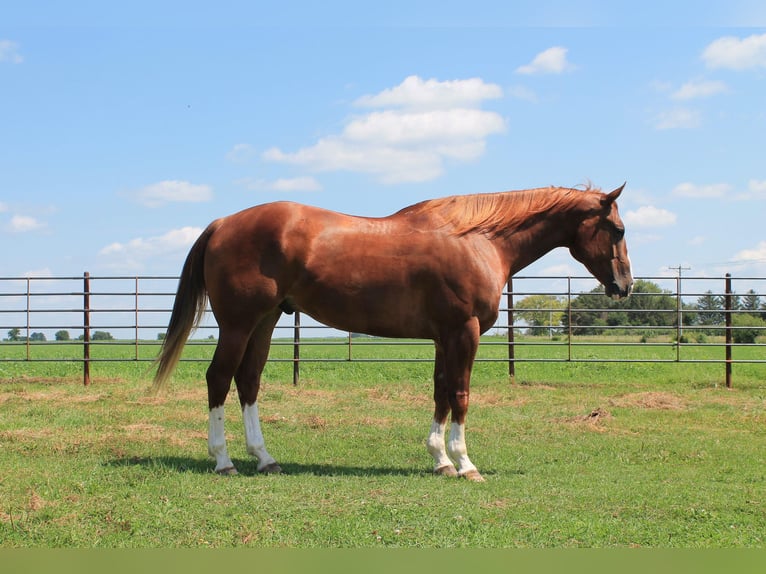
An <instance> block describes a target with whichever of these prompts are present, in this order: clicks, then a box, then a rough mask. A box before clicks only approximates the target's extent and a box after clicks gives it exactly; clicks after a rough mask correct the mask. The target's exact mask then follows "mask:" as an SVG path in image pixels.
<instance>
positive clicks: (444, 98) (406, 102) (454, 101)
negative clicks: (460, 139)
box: [354, 76, 503, 109]
mask: <svg viewBox="0 0 766 574" xmlns="http://www.w3.org/2000/svg"><path fill="white" fill-rule="evenodd" d="M501 97H503V90H502V89H501V88H500V86H497V85H495V84H485V83H484V81H483V80H482V79H481V78H470V79H468V80H451V81H450V80H447V81H439V80H436V79H433V78H432V79H429V80H423V79H422V78H420V77H418V76H409V77H408V78H405V80H404V81H403V82H402V83H401V84H399V85H398V86H395V87H393V88H388V89H386V90H383V91H382V92H380V93H379V94H375V95H366V96H362V97H361V98H359V99H357V100H356V101H355V102H354V105H356V106H359V107H365V108H392V107H394V108H416V109H419V108H426V109H438V108H460V107H473V106H476V105H478V104H480V103H481V102H482V101H484V100H491V99H497V98H501Z"/></svg>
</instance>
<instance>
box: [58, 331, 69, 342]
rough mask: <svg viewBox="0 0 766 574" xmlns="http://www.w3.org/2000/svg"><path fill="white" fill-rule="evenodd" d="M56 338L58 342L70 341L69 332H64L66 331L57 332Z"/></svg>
mask: <svg viewBox="0 0 766 574" xmlns="http://www.w3.org/2000/svg"><path fill="white" fill-rule="evenodd" d="M55 337H56V340H57V341H69V340H70V337H69V331H64V330H61V331H56V334H55Z"/></svg>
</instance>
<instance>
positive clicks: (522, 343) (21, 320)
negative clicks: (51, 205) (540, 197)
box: [0, 273, 766, 386]
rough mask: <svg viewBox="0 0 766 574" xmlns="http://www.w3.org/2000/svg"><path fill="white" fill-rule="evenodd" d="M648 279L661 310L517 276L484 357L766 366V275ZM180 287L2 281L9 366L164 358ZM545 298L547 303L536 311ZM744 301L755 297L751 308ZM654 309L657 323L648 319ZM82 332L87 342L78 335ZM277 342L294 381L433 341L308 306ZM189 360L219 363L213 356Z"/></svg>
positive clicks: (91, 280) (0, 323) (199, 339)
mask: <svg viewBox="0 0 766 574" xmlns="http://www.w3.org/2000/svg"><path fill="white" fill-rule="evenodd" d="M642 279H643V280H644V281H648V282H652V283H654V284H655V285H656V286H658V287H660V291H661V292H658V293H654V292H646V293H644V292H642V293H635V294H634V295H633V298H637V299H636V301H637V302H639V301H638V300H644V301H648V300H650V299H651V298H658V301H661V302H662V304H661V305H660V306H659V308H657V305H654V306H652V305H648V304H647V305H643V306H642V305H638V304H637V305H632V306H631V307H630V308H627V309H621V308H613V307H611V306H605V305H603V304H602V305H597V306H594V307H583V306H582V305H580V304H578V302H579V300H580V299H581V298H582V297H585V296H589V295H592V293H591V292H592V290H593V288H594V287H596V283H595V281H594V280H593V279H592V278H591V277H574V276H569V277H561V276H548V277H525V276H518V277H514V278H512V279H511V280H510V281H509V283H508V287H507V290H506V292H505V293H504V294H503V298H502V300H501V302H500V319H499V320H498V322H497V323H496V324H495V326H494V327H493V331H494V334H495V335H496V336H495V337H493V338H492V339H491V340H490V341H488V342H483V343H482V346H495V347H501V348H506V349H507V352H503V353H499V354H498V353H494V354H492V355H491V356H482V355H480V356H479V357H477V361H479V362H482V361H494V362H506V363H507V364H508V373H509V375H510V376H511V377H513V376H515V368H516V364H517V363H523V362H572V363H580V362H636V363H640V362H651V363H714V364H722V365H723V366H724V373H725V380H726V385H727V386H731V377H732V365H734V364H736V363H766V352H764V353H761V352H760V351H761V350H766V344H764V343H763V342H760V341H762V340H763V339H764V336H766V327H765V326H764V325H766V323H764V322H763V321H762V320H761V321H760V322H759V321H758V320H756V321H755V322H753V321H750V322H749V323H747V324H744V325H743V324H741V322H740V321H737V320H735V318H736V317H737V316H738V315H740V316H742V315H750V316H755V317H756V318H758V317H764V318H766V304H761V303H760V301H764V300H766V295H765V294H764V292H765V291H766V278H761V277H738V278H733V277H731V276H730V275H729V274H726V275H725V276H724V277H705V278H700V277H681V276H680V275H678V276H675V277H645V278H642ZM177 282H178V278H177V277H174V276H91V275H90V274H89V273H84V274H83V276H75V277H21V278H19V277H0V334H2V333H6V332H7V335H8V337H7V339H6V340H4V341H3V342H2V344H1V345H0V350H1V349H6V351H7V350H9V349H10V350H11V351H10V352H0V367H1V366H2V363H8V362H16V363H18V362H62V361H65V362H77V363H81V364H82V367H83V382H84V384H86V385H88V384H89V383H90V367H91V365H92V364H94V363H99V362H114V361H133V362H150V361H153V360H154V355H156V353H157V352H158V350H159V346H160V345H161V344H162V341H161V339H162V334H164V331H165V329H166V326H167V322H168V318H169V315H170V310H171V308H172V304H173V299H174V296H175V288H176V284H177ZM690 287H691V288H690ZM535 296H537V297H538V299H537V301H538V302H540V301H542V302H543V305H539V304H538V305H535V306H530V305H531V302H532V301H533V300H534V297H535ZM541 297H542V298H541ZM700 298H707V299H708V300H709V301H717V302H719V303H720V305H719V307H718V308H700V306H699V305H698V304H697V303H698V301H699V299H700ZM743 298H745V299H746V300H745V303H747V304H743ZM663 305H664V306H663ZM546 313H547V314H548V319H549V320H548V321H547V323H546V321H545V320H544V318H545V314H546ZM650 313H651V314H652V318H653V321H654V323H653V324H651V325H647V324H645V323H646V321H641V320H637V318H640V317H641V316H642V315H643V316H645V317H648V315H647V314H650ZM541 317H542V318H543V320H541ZM583 317H591V318H593V317H597V321H596V323H597V324H594V323H593V322H592V321H591V323H588V322H587V321H585V322H584V320H583ZM658 317H659V318H660V319H661V322H659V323H658V322H657V321H658ZM554 318H555V319H556V320H555V321H554ZM703 318H704V319H705V320H704V321H702V320H701V319H703ZM711 318H712V319H711ZM631 319H632V321H631ZM594 329H597V330H598V331H599V332H600V333H601V336H600V337H599V338H594V337H592V336H589V335H592V332H593V331H594ZM745 331H747V332H748V333H750V335H751V339H752V340H749V341H747V342H741V339H742V337H738V336H737V335H738V334H741V333H744V332H745ZM71 332H74V334H75V336H76V339H72V333H71ZM216 333H217V326H216V324H215V321H214V318H213V317H212V314H211V313H207V314H206V318H205V320H203V322H202V324H201V325H200V328H199V329H198V331H197V333H196V334H195V336H194V338H193V339H192V340H191V341H189V343H188V344H189V346H210V347H211V352H212V346H213V345H214V341H215V334H216ZM639 336H640V338H639ZM711 339H712V340H711ZM738 341H739V342H738ZM107 344H108V345H121V346H123V347H125V348H130V350H131V351H130V353H129V356H121V357H110V356H97V354H96V353H92V351H93V350H94V349H97V348H98V347H99V346H102V345H107ZM272 344H273V345H274V346H291V347H292V350H293V352H292V356H289V355H285V354H284V353H283V354H281V355H280V357H274V358H272V359H271V360H274V361H282V362H291V363H292V364H293V381H294V382H295V383H297V381H298V377H299V371H300V364H301V362H340V361H356V362H371V361H376V362H392V361H396V362H399V361H402V362H404V361H410V362H413V361H414V362H420V361H430V360H431V358H430V357H426V356H424V357H422V358H421V357H414V358H413V357H405V356H404V355H402V356H401V357H393V358H388V359H381V358H369V357H364V356H362V355H363V353H360V349H364V348H365V347H369V346H372V345H380V344H385V345H387V346H394V347H395V346H397V345H402V346H410V347H412V346H418V345H423V346H431V345H432V343H431V342H429V341H391V340H385V341H383V340H376V339H357V338H356V336H355V335H354V334H352V333H340V332H337V331H333V330H330V329H329V328H328V327H325V326H323V325H321V324H318V323H316V322H314V321H313V320H311V319H310V318H308V317H306V316H305V315H304V316H302V315H301V314H299V313H296V314H295V315H293V316H291V317H290V316H283V318H282V320H280V322H279V323H278V325H277V328H276V330H275V336H274V339H273V342H272ZM53 345H55V346H57V347H60V348H71V349H72V351H73V352H72V353H71V354H65V355H63V356H56V357H51V356H48V355H46V354H45V353H44V352H43V350H44V349H45V348H46V347H50V346H53ZM329 346H335V347H339V346H340V347H343V349H344V351H343V353H342V354H340V355H337V354H336V356H334V357H326V356H325V357H320V356H310V355H311V353H309V352H308V350H309V349H311V348H320V347H329ZM542 346H545V349H546V350H554V351H555V352H552V353H548V354H546V355H545V356H532V353H526V354H525V353H519V352H517V351H523V350H525V349H534V348H536V347H542ZM611 347H619V348H620V349H621V351H623V352H620V353H619V356H611V357H608V356H589V355H588V356H583V355H582V354H578V350H579V349H580V348H588V349H594V348H602V349H608V348H611ZM637 347H641V348H644V349H645V348H656V349H658V350H665V351H667V352H666V353H665V356H664V357H651V358H646V357H644V356H637V355H636V356H633V355H631V354H630V350H631V349H633V348H637ZM738 347H748V348H752V347H755V348H756V349H757V352H756V353H754V354H753V353H750V354H748V356H742V357H734V353H733V350H734V349H736V348H738ZM705 348H716V350H717V349H718V348H720V349H721V351H722V352H721V353H720V354H719V355H717V356H714V357H712V358H711V357H710V356H707V355H706V356H700V354H699V353H698V352H696V350H699V349H705ZM147 349H148V350H149V351H150V352H149V353H148V354H147ZM346 351H347V352H346ZM525 355H526V356H525ZM182 360H183V361H208V360H209V355H206V357H204V358H201V357H198V358H187V357H185V358H183V359H182Z"/></svg>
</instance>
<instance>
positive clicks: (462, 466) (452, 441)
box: [447, 422, 476, 476]
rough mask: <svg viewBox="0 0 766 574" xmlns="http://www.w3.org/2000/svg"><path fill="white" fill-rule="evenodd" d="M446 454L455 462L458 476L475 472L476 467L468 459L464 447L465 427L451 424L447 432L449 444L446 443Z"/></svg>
mask: <svg viewBox="0 0 766 574" xmlns="http://www.w3.org/2000/svg"><path fill="white" fill-rule="evenodd" d="M447 452H449V455H450V457H451V458H452V460H454V461H455V466H457V469H458V474H459V475H461V476H462V475H464V474H466V473H467V472H470V471H472V470H476V467H475V466H474V465H473V463H472V462H471V459H469V458H468V450H467V449H466V446H465V425H460V424H457V423H455V422H453V423H452V426H451V427H450V431H449V442H448V443H447Z"/></svg>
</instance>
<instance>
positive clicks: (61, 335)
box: [6, 328, 114, 343]
mask: <svg viewBox="0 0 766 574" xmlns="http://www.w3.org/2000/svg"><path fill="white" fill-rule="evenodd" d="M54 337H55V338H56V340H57V341H71V340H72V338H71V336H70V335H69V331H66V330H63V329H62V330H60V331H56V334H55V335H54ZM83 339H85V335H80V336H79V337H78V338H77V340H79V341H82V340H83ZM47 340H48V338H47V337H46V336H45V333H30V334H29V341H31V342H33V343H34V342H43V341H47ZM90 340H91V341H113V340H114V337H113V336H112V334H111V333H109V332H108V331H93V333H92V334H91V336H90ZM6 341H11V342H13V343H26V342H27V337H25V336H24V335H22V334H21V329H19V328H13V329H11V330H9V331H8V338H7V339H6Z"/></svg>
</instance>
